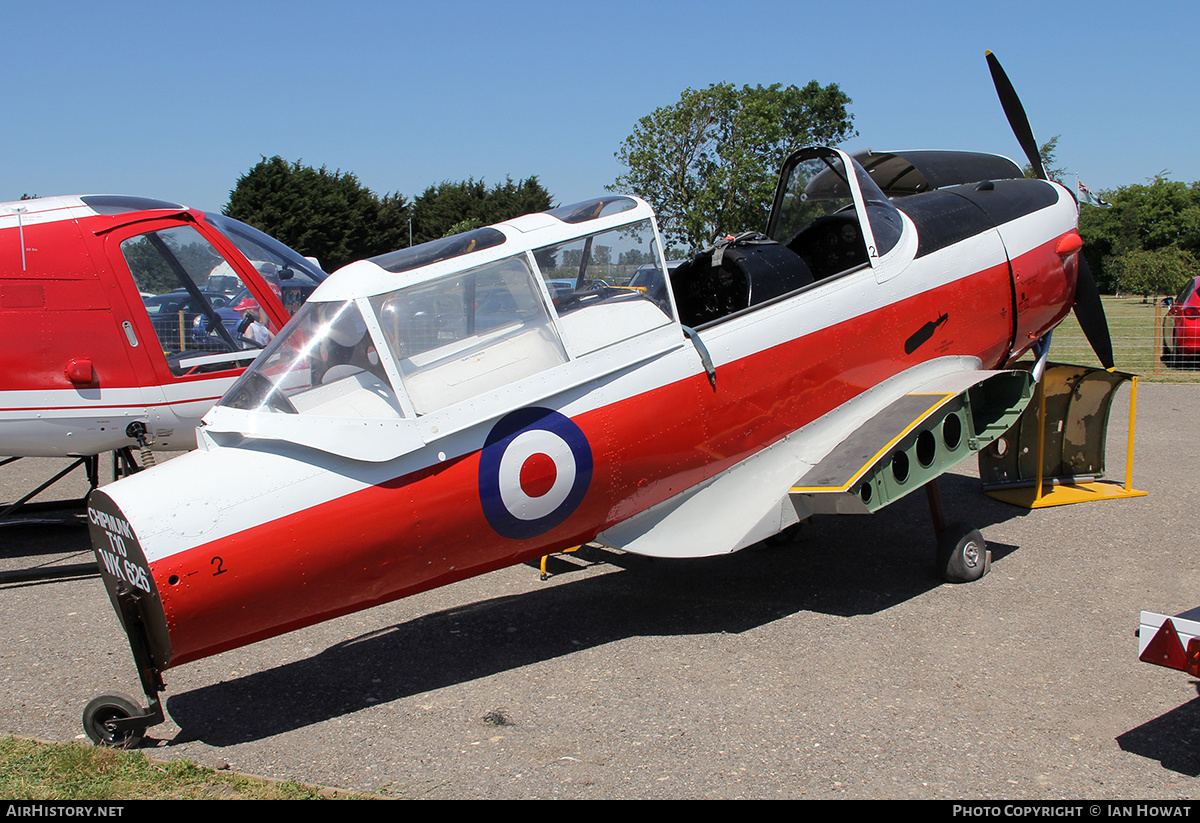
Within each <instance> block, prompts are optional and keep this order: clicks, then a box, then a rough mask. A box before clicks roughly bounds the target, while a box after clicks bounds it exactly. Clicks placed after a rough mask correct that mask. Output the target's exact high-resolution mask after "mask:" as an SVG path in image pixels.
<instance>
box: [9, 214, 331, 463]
mask: <svg viewBox="0 0 1200 823" xmlns="http://www.w3.org/2000/svg"><path fill="white" fill-rule="evenodd" d="M324 278H325V273H324V272H322V271H321V270H320V268H319V267H317V266H316V265H315V264H314V262H312V261H309V260H307V259H305V258H303V257H301V256H300V255H299V254H297V253H296V252H294V251H293V250H291V249H289V248H287V247H286V246H284V245H283V244H281V243H279V242H278V241H276V240H274V239H273V238H271V237H268V236H267V235H265V234H263V233H262V232H260V231H258V230H257V229H254V228H251V227H250V226H247V225H246V224H244V223H241V222H239V221H237V220H233V219H231V218H228V217H224V216H222V215H218V214H206V213H203V212H200V211H196V210H193V209H188V208H186V207H184V206H181V205H178V204H174V203H167V202H163V201H160V200H150V199H146V198H140V197H126V196H115V195H84V196H78V197H43V198H38V199H32V200H19V201H13V202H8V203H0V374H3V375H4V380H3V384H2V385H0V455H6V456H10V457H14V458H15V457H28V456H33V457H72V456H74V457H84V458H91V457H93V456H94V455H97V454H100V453H103V452H107V451H122V452H123V453H124V454H125V456H126V457H129V448H130V447H135V448H136V447H141V448H143V449H144V448H146V447H153V448H154V449H161V450H168V451H170V450H185V449H190V448H194V447H195V442H196V440H195V438H196V435H195V429H196V425H197V424H198V423H199V422H200V418H201V417H202V416H203V415H204V413H205V412H207V411H208V410H209V409H210V408H212V406H213V404H214V403H215V402H216V401H217V400H218V399H219V398H220V397H221V396H222V395H223V394H224V393H225V392H226V391H227V390H228V389H229V387H230V386H231V385H233V382H234V380H236V379H237V377H238V376H239V375H240V374H241V373H242V372H243V371H244V370H245V367H246V366H247V364H249V362H250V361H251V360H253V359H254V357H255V356H257V354H258V353H259V351H260V347H259V346H257V345H255V344H253V342H252V341H251V340H250V339H248V338H247V337H246V336H245V335H244V334H241V333H239V331H238V327H239V325H240V323H239V321H240V320H241V318H242V314H243V313H244V312H245V310H246V307H250V306H255V307H261V315H262V319H263V321H264V324H265V325H266V326H267V327H268V328H269V329H270V330H272V331H276V332H277V331H279V330H280V329H282V328H283V326H284V324H285V323H286V322H287V320H288V318H289V316H290V314H291V313H293V312H295V310H296V309H298V308H299V306H300V304H301V303H302V302H303V301H304V299H305V298H306V297H307V296H308V295H309V294H311V293H312V291H313V290H314V289H315V288H316V287H317V285H318V284H319V283H320V281H321V280H323V279H324ZM239 304H240V305H241V306H242V308H241V309H240V310H239V311H235V309H237V308H238V307H239ZM89 472H90V473H91V474H92V485H93V486H94V485H95V477H94V472H95V466H94V461H92V463H91V465H90V467H89Z"/></svg>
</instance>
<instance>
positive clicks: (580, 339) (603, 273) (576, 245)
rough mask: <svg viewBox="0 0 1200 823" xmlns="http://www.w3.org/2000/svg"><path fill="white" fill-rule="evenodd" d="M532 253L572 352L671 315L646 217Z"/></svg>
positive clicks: (634, 331) (667, 320)
mask: <svg viewBox="0 0 1200 823" xmlns="http://www.w3.org/2000/svg"><path fill="white" fill-rule="evenodd" d="M533 256H534V259H535V260H536V261H537V264H538V267H539V269H541V273H542V277H543V278H544V279H545V280H546V285H547V287H548V289H549V291H550V296H551V299H552V300H553V302H554V308H555V309H556V310H557V312H558V316H559V320H560V322H561V325H562V329H563V334H564V335H565V336H566V338H567V342H568V343H569V344H570V346H571V351H572V354H574V355H577V356H578V355H584V354H588V353H590V352H593V351H598V350H599V349H602V348H604V347H605V346H610V345H612V344H613V343H619V342H620V341H622V340H627V339H629V338H631V337H635V336H637V335H639V334H643V333H645V332H648V331H650V330H651V329H656V328H658V327H660V326H664V325H666V324H667V323H670V322H671V321H672V320H673V319H674V316H673V313H672V309H671V301H670V297H669V295H668V294H667V288H668V286H667V278H666V277H665V276H664V275H663V271H662V258H661V255H660V254H659V252H658V244H657V241H656V240H655V235H654V229H653V226H652V225H651V223H650V221H649V220H642V221H640V222H637V223H631V224H630V225H627V226H622V227H620V228H618V229H613V230H611V231H606V232H601V233H599V234H594V235H590V236H588V237H582V238H578V239H575V240H571V241H569V242H567V243H562V244H559V245H557V246H546V247H545V248H541V249H538V250H537V251H535V252H534V253H533ZM634 275H637V276H638V281H637V283H638V284H637V285H636V286H635V285H633V282H632V280H633V277H634Z"/></svg>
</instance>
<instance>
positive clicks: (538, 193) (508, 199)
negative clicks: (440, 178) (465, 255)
mask: <svg viewBox="0 0 1200 823" xmlns="http://www.w3.org/2000/svg"><path fill="white" fill-rule="evenodd" d="M550 208H553V198H552V197H551V196H550V192H548V191H546V189H545V188H543V187H542V184H541V183H540V182H538V179H537V177H536V176H533V177H528V178H526V179H524V180H521V181H520V182H516V183H514V182H513V179H512V178H511V177H508V178H506V179H505V181H504V182H503V183H497V184H496V185H494V186H492V187H491V188H488V187H487V184H485V183H484V181H482V180H476V179H474V178H471V179H469V180H462V181H459V182H450V181H445V182H442V183H440V184H438V185H436V186H430V187H429V188H427V189H425V191H424V192H422V193H421V194H420V195H419V196H417V197H416V198H414V200H413V203H412V217H413V242H414V243H424V242H426V241H429V240H437V239H439V238H441V237H446V236H447V235H450V234H457V233H458V232H461V231H467V230H469V229H472V228H479V227H480V226H487V225H491V224H492V223H500V222H503V221H504V220H511V219H512V218H514V217H520V216H521V215H523V214H532V213H534V212H539V211H546V210H547V209H550Z"/></svg>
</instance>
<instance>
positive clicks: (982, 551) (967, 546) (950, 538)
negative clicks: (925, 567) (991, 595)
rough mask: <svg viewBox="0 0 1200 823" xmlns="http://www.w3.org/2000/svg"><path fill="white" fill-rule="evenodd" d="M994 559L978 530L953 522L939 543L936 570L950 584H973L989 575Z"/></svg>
mask: <svg viewBox="0 0 1200 823" xmlns="http://www.w3.org/2000/svg"><path fill="white" fill-rule="evenodd" d="M990 565H991V559H990V557H989V555H988V547H987V541H985V540H984V539H983V535H982V534H980V532H979V529H973V528H971V527H970V526H968V525H967V524H965V523H952V524H951V525H949V526H947V527H946V530H945V531H944V532H942V536H941V538H940V539H939V540H938V554H937V569H938V573H939V574H941V576H942V579H944V580H945V581H946V582H947V583H970V582H971V581H972V580H978V579H979V578H981V577H983V576H984V575H985V574H987V573H988V568H989V566H990Z"/></svg>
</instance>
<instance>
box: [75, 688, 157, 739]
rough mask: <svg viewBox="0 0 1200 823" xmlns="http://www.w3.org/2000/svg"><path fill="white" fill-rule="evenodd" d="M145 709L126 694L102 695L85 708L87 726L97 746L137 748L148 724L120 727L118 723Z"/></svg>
mask: <svg viewBox="0 0 1200 823" xmlns="http://www.w3.org/2000/svg"><path fill="white" fill-rule="evenodd" d="M142 714H143V712H142V709H141V707H140V706H138V704H137V703H135V702H133V700H131V699H130V698H128V697H126V696H125V695H123V694H102V695H100V696H99V697H97V698H95V699H94V700H92V701H91V702H90V703H88V704H87V707H86V708H84V710H83V728H84V731H86V732H87V736H88V737H89V738H91V740H92V742H93V743H95V744H96V745H97V746H110V747H112V748H117V749H135V748H137V747H138V746H139V745H141V742H142V735H143V734H145V731H146V729H145V727H139V728H133V729H129V728H127V729H117V728H115V727H114V722H115V721H117V720H128V719H129V718H131V717H135V716H141V715H142Z"/></svg>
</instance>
